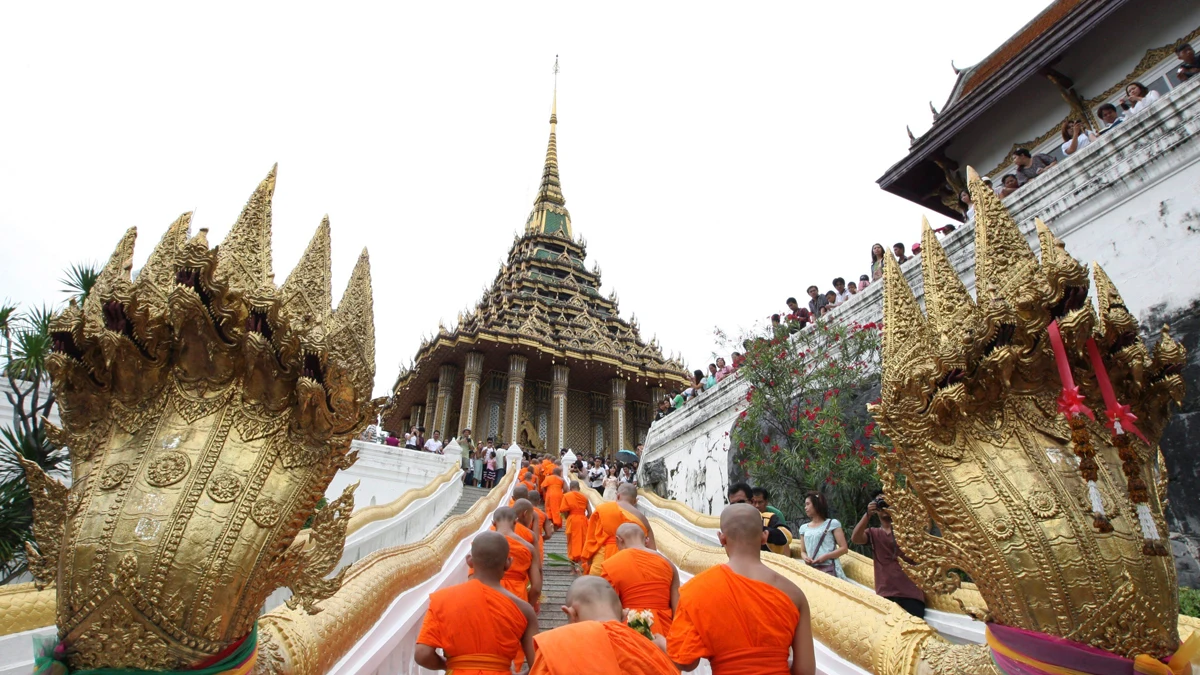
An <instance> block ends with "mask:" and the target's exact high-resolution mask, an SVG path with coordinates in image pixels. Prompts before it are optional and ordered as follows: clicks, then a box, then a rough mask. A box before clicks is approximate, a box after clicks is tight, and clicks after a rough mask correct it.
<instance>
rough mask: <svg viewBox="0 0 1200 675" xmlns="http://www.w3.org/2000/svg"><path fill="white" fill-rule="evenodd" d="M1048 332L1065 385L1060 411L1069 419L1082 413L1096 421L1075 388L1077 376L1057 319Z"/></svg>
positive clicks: (1059, 404)
mask: <svg viewBox="0 0 1200 675" xmlns="http://www.w3.org/2000/svg"><path fill="white" fill-rule="evenodd" d="M1046 332H1047V333H1049V334H1050V347H1051V348H1052V349H1053V350H1054V363H1055V365H1057V366H1058V377H1059V379H1060V380H1062V385H1063V388H1062V393H1061V394H1059V395H1058V411H1059V412H1060V413H1063V414H1064V415H1066V416H1067V419H1070V418H1071V417H1072V416H1074V415H1078V414H1080V413H1082V414H1084V415H1087V416H1088V417H1089V418H1090V419H1092V420H1095V419H1096V416H1095V415H1094V414H1092V410H1091V408H1089V407H1087V406H1086V405H1084V403H1083V395H1082V394H1080V393H1079V387H1076V386H1075V376H1074V375H1072V374H1071V364H1070V362H1069V361H1067V348H1066V346H1064V345H1063V339H1062V333H1061V332H1060V331H1059V329H1058V320H1057V319H1056V320H1054V321H1051V322H1050V325H1049V326H1047V327H1046Z"/></svg>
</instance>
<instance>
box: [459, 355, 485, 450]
mask: <svg viewBox="0 0 1200 675" xmlns="http://www.w3.org/2000/svg"><path fill="white" fill-rule="evenodd" d="M482 377H483V353H482V352H467V368H466V370H464V371H463V397H462V409H461V411H460V412H459V415H458V419H459V425H460V426H461V427H462V428H463V429H470V430H471V437H472V438H487V431H486V430H481V429H476V428H475V419H476V418H477V417H478V413H477V412H476V411H477V410H478V407H479V381H480V379H481V378H482ZM480 431H483V433H480Z"/></svg>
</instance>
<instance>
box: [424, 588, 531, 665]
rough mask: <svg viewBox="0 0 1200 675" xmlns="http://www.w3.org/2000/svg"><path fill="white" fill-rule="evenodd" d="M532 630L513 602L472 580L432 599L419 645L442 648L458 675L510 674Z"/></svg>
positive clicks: (448, 662)
mask: <svg viewBox="0 0 1200 675" xmlns="http://www.w3.org/2000/svg"><path fill="white" fill-rule="evenodd" d="M528 625H529V621H528V620H527V619H526V618H525V615H524V614H522V613H521V610H520V609H519V608H518V607H517V604H516V603H515V602H513V601H512V598H510V597H508V596H507V595H505V594H503V593H501V592H500V591H498V590H496V589H494V588H491V587H489V586H486V585H484V584H483V583H481V582H479V581H476V580H474V579H472V580H471V581H468V582H467V583H465V584H459V585H457V586H451V587H450V588H445V589H442V590H440V591H435V592H434V593H432V594H430V596H429V611H427V612H426V613H425V621H424V622H423V623H422V624H421V633H420V635H418V636H417V643H418V644H423V645H429V646H430V647H434V648H435V649H436V648H440V649H441V650H442V653H443V654H444V655H445V657H446V660H447V666H448V668H450V669H452V670H453V671H454V673H455V675H493V674H495V673H509V672H510V671H509V664H510V663H511V662H512V660H513V658H514V657H516V656H517V654H519V653H521V637H522V636H523V635H524V634H525V629H526V628H527V627H528Z"/></svg>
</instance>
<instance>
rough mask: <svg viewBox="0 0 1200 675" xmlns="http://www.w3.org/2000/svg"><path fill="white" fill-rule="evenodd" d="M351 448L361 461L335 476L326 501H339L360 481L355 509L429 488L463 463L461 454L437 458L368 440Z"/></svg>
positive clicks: (359, 442)
mask: <svg viewBox="0 0 1200 675" xmlns="http://www.w3.org/2000/svg"><path fill="white" fill-rule="evenodd" d="M350 449H351V450H356V451H358V461H357V462H355V463H354V465H353V466H351V467H350V468H349V469H346V470H343V471H338V472H337V474H336V475H334V477H333V480H332V481H330V482H329V487H328V488H327V489H326V490H325V498H326V499H328V500H329V501H333V500H334V499H337V498H338V497H340V496H341V495H342V490H344V489H346V486H347V485H350V484H351V483H353V482H355V481H358V489H356V490H355V491H354V507H355V508H361V507H363V506H375V505H376V504H386V503H388V502H390V501H392V500H393V499H395V498H397V497H399V496H400V495H402V494H404V493H405V492H407V491H409V490H411V489H412V488H419V487H424V486H426V485H429V483H430V481H432V480H433V479H434V478H436V477H438V476H440V475H442V474H443V473H445V472H446V469H448V468H450V467H451V466H457V465H459V464H460V463H461V462H462V456H461V455H454V456H450V455H435V454H433V453H431V452H421V451H418V450H408V449H406V448H396V447H392V446H390V445H383V444H381V443H370V442H367V441H352V442H351V443H350Z"/></svg>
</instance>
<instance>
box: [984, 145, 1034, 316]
mask: <svg viewBox="0 0 1200 675" xmlns="http://www.w3.org/2000/svg"><path fill="white" fill-rule="evenodd" d="M967 190H968V191H969V192H970V193H971V200H972V201H973V202H974V203H975V287H976V288H987V287H988V286H990V285H993V284H994V285H995V286H996V287H997V288H998V289H999V290H1000V294H1001V295H1002V296H1003V297H1004V299H1005V300H1007V301H1008V302H1009V304H1010V305H1012V306H1013V307H1014V308H1015V309H1016V310H1017V311H1018V312H1022V311H1023V309H1027V310H1029V311H1033V313H1040V314H1045V316H1044V317H1033V316H1032V315H1030V316H1026V317H1025V318H1026V319H1027V320H1032V321H1033V324H1034V325H1031V326H1030V329H1029V330H1030V332H1037V331H1038V330H1040V328H1045V324H1046V323H1048V322H1049V314H1048V313H1047V312H1045V311H1044V309H1045V304H1044V302H1043V301H1044V300H1045V299H1046V298H1047V297H1048V296H1049V294H1050V288H1049V285H1048V284H1047V282H1046V277H1045V276H1044V275H1043V274H1042V273H1041V270H1040V269H1039V265H1038V261H1037V258H1036V257H1035V256H1034V255H1033V249H1031V248H1029V242H1027V241H1025V237H1024V235H1022V234H1021V230H1020V229H1019V228H1018V227H1017V224H1016V222H1014V221H1013V219H1012V216H1011V215H1009V213H1008V210H1007V209H1005V208H1004V205H1003V204H1001V203H1000V197H998V196H997V195H996V193H995V192H994V191H992V189H991V188H989V187H988V186H987V185H985V184H984V182H983V181H982V180H981V179H980V178H979V174H978V173H977V172H976V171H975V169H974V167H970V166H968V167H967ZM1034 308H1041V309H1040V310H1035V309H1034ZM1036 324H1041V325H1040V326H1038V325H1036Z"/></svg>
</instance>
